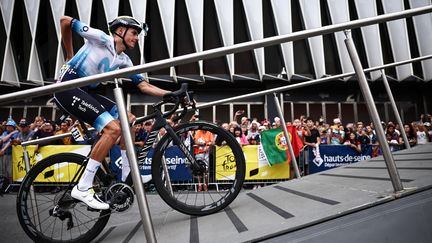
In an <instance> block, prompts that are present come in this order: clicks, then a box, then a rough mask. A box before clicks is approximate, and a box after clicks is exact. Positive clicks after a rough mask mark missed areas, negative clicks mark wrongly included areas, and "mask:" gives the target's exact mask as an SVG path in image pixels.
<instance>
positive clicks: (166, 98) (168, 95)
mask: <svg viewBox="0 0 432 243" xmlns="http://www.w3.org/2000/svg"><path fill="white" fill-rule="evenodd" d="M163 101H164V102H166V103H176V102H177V97H176V96H175V94H174V93H172V92H169V93H166V94H165V95H164V96H163Z"/></svg>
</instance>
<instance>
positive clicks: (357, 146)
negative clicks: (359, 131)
mask: <svg viewBox="0 0 432 243" xmlns="http://www.w3.org/2000/svg"><path fill="white" fill-rule="evenodd" d="M348 137H349V138H348V139H347V140H345V141H344V144H345V145H348V146H350V147H351V148H353V149H355V150H356V151H357V152H359V153H360V152H361V143H360V141H358V140H357V139H356V134H355V133H353V132H350V133H349V135H348Z"/></svg>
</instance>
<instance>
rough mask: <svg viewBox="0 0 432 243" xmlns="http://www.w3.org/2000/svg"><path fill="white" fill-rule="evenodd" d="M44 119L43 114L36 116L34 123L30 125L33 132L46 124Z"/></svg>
mask: <svg viewBox="0 0 432 243" xmlns="http://www.w3.org/2000/svg"><path fill="white" fill-rule="evenodd" d="M44 120H45V119H44V118H43V117H42V116H37V117H35V119H34V122H33V124H31V126H30V128H31V129H32V130H33V132H37V130H39V129H40V127H41V126H42V125H43V124H44Z"/></svg>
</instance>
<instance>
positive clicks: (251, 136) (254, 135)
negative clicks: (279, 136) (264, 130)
mask: <svg viewBox="0 0 432 243" xmlns="http://www.w3.org/2000/svg"><path fill="white" fill-rule="evenodd" d="M259 125H260V124H259V123H258V122H257V121H252V123H251V125H250V127H249V131H248V133H247V140H248V142H249V144H251V145H258V144H259V143H260V133H259V131H258V127H259Z"/></svg>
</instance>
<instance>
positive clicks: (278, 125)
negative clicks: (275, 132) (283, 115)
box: [273, 117, 282, 128]
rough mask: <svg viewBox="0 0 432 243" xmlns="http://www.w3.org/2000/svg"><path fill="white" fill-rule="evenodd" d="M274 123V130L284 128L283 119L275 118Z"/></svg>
mask: <svg viewBox="0 0 432 243" xmlns="http://www.w3.org/2000/svg"><path fill="white" fill-rule="evenodd" d="M273 122H274V126H273V128H279V127H281V126H282V124H281V119H280V118H279V117H275V118H274V119H273Z"/></svg>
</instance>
